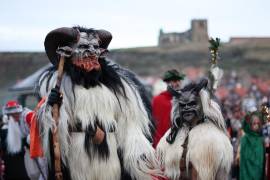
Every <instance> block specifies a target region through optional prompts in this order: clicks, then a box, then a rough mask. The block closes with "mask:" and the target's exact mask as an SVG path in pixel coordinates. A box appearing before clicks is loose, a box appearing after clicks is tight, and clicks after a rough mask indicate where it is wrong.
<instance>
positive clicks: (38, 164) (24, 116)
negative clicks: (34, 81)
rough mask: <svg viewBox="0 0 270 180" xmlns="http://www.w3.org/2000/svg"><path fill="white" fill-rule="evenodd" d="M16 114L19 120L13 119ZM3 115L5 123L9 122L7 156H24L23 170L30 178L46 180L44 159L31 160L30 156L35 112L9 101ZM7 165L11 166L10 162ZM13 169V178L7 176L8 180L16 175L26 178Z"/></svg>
mask: <svg viewBox="0 0 270 180" xmlns="http://www.w3.org/2000/svg"><path fill="white" fill-rule="evenodd" d="M14 113H18V115H19V116H18V120H15V118H13V115H12V114H14ZM3 114H4V117H3V119H4V122H7V138H6V143H7V146H6V149H7V154H9V156H11V157H16V156H17V157H19V156H20V155H22V156H24V157H23V158H24V167H23V168H22V169H25V170H26V173H27V175H28V177H29V178H30V179H31V180H45V179H46V177H45V175H46V171H47V165H46V161H45V160H44V159H42V158H37V159H31V158H30V154H29V144H30V135H29V133H30V132H29V126H30V124H31V119H32V116H33V111H31V110H30V109H27V108H22V106H21V105H19V104H18V103H17V102H16V101H9V102H8V103H7V104H6V106H5V107H4V108H3ZM3 128H4V127H3ZM10 159H11V158H10ZM18 161H19V160H17V162H18ZM7 163H8V164H9V162H7ZM18 163H19V162H18ZM11 165H12V166H13V167H12V168H14V164H11V163H10V166H11ZM8 166H9V165H8ZM12 168H9V167H8V170H7V171H8V174H13V175H12V177H9V175H7V177H6V178H7V179H9V178H11V179H12V178H15V177H16V175H17V176H19V178H22V179H23V178H24V177H23V176H22V174H19V173H18V174H16V171H12ZM18 169H20V168H18ZM25 170H24V171H25ZM41 172H42V173H41Z"/></svg>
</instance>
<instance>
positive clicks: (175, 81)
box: [152, 69, 185, 147]
mask: <svg viewBox="0 0 270 180" xmlns="http://www.w3.org/2000/svg"><path fill="white" fill-rule="evenodd" d="M184 77H185V75H184V74H180V73H179V72H178V71H177V70H176V69H172V70H169V71H167V72H165V74H164V76H163V81H164V82H165V83H166V84H167V90H166V91H163V92H161V93H160V94H159V95H157V96H155V97H154V98H153V101H152V108H153V117H154V119H155V124H156V132H155V134H154V143H153V146H154V147H156V145H157V144H158V142H159V140H160V138H161V137H162V136H163V135H164V134H165V132H166V131H167V130H168V129H169V127H170V113H171V108H172V105H171V100H172V94H171V89H174V90H179V89H180V87H181V80H183V79H184Z"/></svg>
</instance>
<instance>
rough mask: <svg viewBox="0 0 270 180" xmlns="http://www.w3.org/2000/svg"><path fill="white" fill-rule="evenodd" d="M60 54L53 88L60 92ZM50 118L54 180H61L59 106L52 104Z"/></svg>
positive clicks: (62, 56) (61, 58)
mask: <svg viewBox="0 0 270 180" xmlns="http://www.w3.org/2000/svg"><path fill="white" fill-rule="evenodd" d="M59 54H60V61H59V65H58V69H57V71H58V74H57V81H56V86H55V88H56V89H57V90H58V91H60V87H61V82H62V77H63V69H64V64H65V56H64V54H61V53H59ZM52 116H53V119H54V121H55V128H54V129H53V133H52V135H53V151H54V170H55V179H56V180H63V173H62V171H61V153H60V143H59V135H58V124H59V117H60V113H59V104H54V105H53V107H52Z"/></svg>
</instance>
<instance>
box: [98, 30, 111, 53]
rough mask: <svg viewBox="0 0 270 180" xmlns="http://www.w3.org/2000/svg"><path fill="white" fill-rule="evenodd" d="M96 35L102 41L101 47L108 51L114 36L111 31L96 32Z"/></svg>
mask: <svg viewBox="0 0 270 180" xmlns="http://www.w3.org/2000/svg"><path fill="white" fill-rule="evenodd" d="M96 33H97V35H98V37H99V39H100V41H101V44H100V47H101V48H104V49H107V48H108V46H109V44H110V42H111V40H112V34H111V33H110V32H109V31H106V30H103V29H100V30H96Z"/></svg>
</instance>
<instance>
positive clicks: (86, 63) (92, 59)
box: [72, 55, 100, 72]
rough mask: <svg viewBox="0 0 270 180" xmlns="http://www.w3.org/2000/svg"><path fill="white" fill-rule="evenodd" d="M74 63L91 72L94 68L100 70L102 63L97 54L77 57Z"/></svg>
mask: <svg viewBox="0 0 270 180" xmlns="http://www.w3.org/2000/svg"><path fill="white" fill-rule="evenodd" d="M72 64H73V65H75V66H77V67H79V68H81V69H83V70H85V71H86V72H90V71H92V70H93V69H95V70H100V64H99V62H98V57H97V56H96V55H90V56H87V57H85V58H82V59H76V60H74V61H72Z"/></svg>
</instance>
